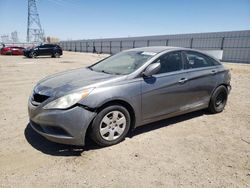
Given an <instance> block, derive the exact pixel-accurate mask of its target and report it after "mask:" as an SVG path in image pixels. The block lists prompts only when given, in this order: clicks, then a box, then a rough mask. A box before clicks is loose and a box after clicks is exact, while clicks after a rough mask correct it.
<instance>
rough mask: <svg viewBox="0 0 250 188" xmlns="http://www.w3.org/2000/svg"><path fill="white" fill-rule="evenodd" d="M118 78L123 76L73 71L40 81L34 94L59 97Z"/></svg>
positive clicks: (83, 69) (80, 70) (82, 69)
mask: <svg viewBox="0 0 250 188" xmlns="http://www.w3.org/2000/svg"><path fill="white" fill-rule="evenodd" d="M118 77H119V78H120V77H124V76H119V75H112V74H106V73H102V72H95V71H91V70H90V69H87V68H80V69H74V70H70V71H66V72H61V73H57V74H54V75H51V76H49V77H46V78H44V79H42V80H41V81H39V82H38V84H37V85H36V86H35V88H34V92H35V93H38V94H40V95H46V96H57V97H59V96H63V95H65V94H67V93H70V92H72V91H74V90H78V89H81V88H87V87H95V84H96V85H98V86H99V85H100V84H102V83H103V84H105V83H107V82H108V83H109V82H112V81H114V80H116V79H117V78H118Z"/></svg>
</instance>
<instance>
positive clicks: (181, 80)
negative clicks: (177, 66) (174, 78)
mask: <svg viewBox="0 0 250 188" xmlns="http://www.w3.org/2000/svg"><path fill="white" fill-rule="evenodd" d="M186 81H188V79H187V78H181V79H180V80H179V83H180V84H184V83H185V82H186Z"/></svg>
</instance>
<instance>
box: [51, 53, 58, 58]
mask: <svg viewBox="0 0 250 188" xmlns="http://www.w3.org/2000/svg"><path fill="white" fill-rule="evenodd" d="M51 57H52V58H59V57H60V54H59V53H58V52H55V53H53V54H52V56H51Z"/></svg>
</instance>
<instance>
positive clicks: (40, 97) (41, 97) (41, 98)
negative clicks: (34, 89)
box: [32, 93, 49, 103]
mask: <svg viewBox="0 0 250 188" xmlns="http://www.w3.org/2000/svg"><path fill="white" fill-rule="evenodd" d="M48 98H49V96H47V95H40V94H38V93H34V94H33V97H32V100H33V101H35V102H36V103H42V102H44V101H46V100H47V99H48Z"/></svg>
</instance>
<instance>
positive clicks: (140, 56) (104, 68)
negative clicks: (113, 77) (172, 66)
mask: <svg viewBox="0 0 250 188" xmlns="http://www.w3.org/2000/svg"><path fill="white" fill-rule="evenodd" d="M155 54H156V53H154V52H145V51H128V52H121V53H118V54H116V55H114V56H111V57H109V58H107V59H104V60H103V61H101V62H100V63H97V64H95V65H93V66H91V67H89V68H90V69H91V70H93V71H97V72H104V73H108V74H124V75H125V74H130V73H132V72H134V71H135V70H136V69H138V68H139V67H141V66H142V65H143V64H144V63H145V62H146V61H148V60H149V59H150V58H151V57H153V56H154V55H155Z"/></svg>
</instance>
